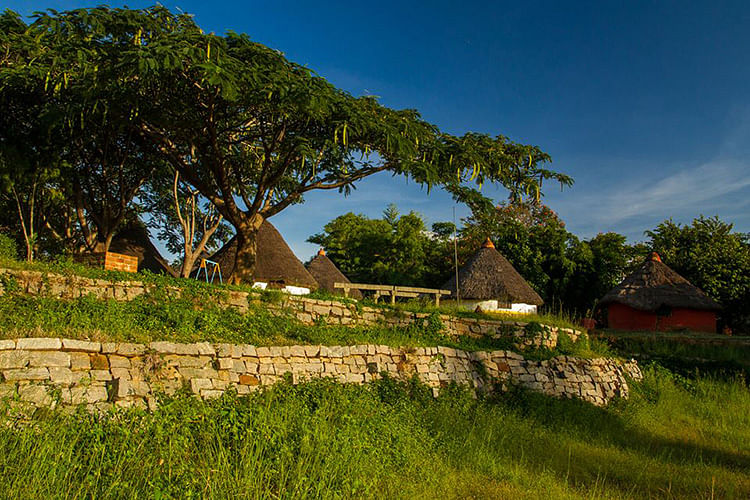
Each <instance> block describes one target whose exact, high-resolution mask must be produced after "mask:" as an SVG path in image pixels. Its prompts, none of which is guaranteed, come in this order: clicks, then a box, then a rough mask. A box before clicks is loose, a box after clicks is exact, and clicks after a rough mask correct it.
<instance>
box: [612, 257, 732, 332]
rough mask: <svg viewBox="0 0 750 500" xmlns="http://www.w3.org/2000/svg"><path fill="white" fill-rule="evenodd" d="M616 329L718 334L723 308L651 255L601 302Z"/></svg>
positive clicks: (659, 259) (658, 258)
mask: <svg viewBox="0 0 750 500" xmlns="http://www.w3.org/2000/svg"><path fill="white" fill-rule="evenodd" d="M599 304H600V305H601V306H605V307H606V313H607V314H606V315H607V323H608V326H609V328H613V329H615V330H652V331H668V330H680V329H689V330H694V331H698V332H710V333H716V312H717V311H719V310H720V309H721V306H720V305H719V304H718V303H716V301H714V300H713V299H712V298H711V297H709V296H707V295H706V294H705V293H703V291H702V290H701V289H700V288H698V287H696V286H694V285H693V284H691V283H690V282H689V281H688V280H686V279H685V278H683V277H682V276H680V275H679V274H677V273H676V272H674V271H673V270H672V269H670V268H669V266H667V265H666V264H664V263H663V262H662V261H661V258H660V257H659V254H657V253H656V252H652V253H651V255H649V256H648V258H647V259H646V261H645V262H644V263H643V265H642V266H641V267H640V268H638V270H636V271H635V272H633V273H632V274H630V275H629V276H627V277H626V278H625V279H624V280H623V281H622V283H620V284H619V285H617V286H616V287H615V288H613V289H612V290H610V291H609V293H607V294H606V295H605V296H604V298H602V300H601V301H600V302H599Z"/></svg>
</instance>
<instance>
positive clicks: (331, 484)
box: [0, 368, 750, 498]
mask: <svg viewBox="0 0 750 500" xmlns="http://www.w3.org/2000/svg"><path fill="white" fill-rule="evenodd" d="M8 420H9V421H12V419H8ZM0 470H1V471H2V474H0V491H2V492H3V495H2V496H3V497H4V498H45V497H59V496H66V497H78V498H82V497H86V498H90V497H95V498H123V497H125V498H202V497H211V498H230V497H231V498H352V497H355V498H438V497H440V498H444V497H447V498H646V497H651V498H747V497H748V496H749V495H750V393H749V392H748V390H747V388H746V387H745V385H744V383H742V382H741V381H716V380H711V379H701V380H695V381H690V382H688V381H686V380H684V379H681V378H679V377H674V376H672V375H670V373H669V372H667V371H665V370H663V369H653V368H651V369H647V370H646V378H645V381H644V382H643V383H642V384H639V385H636V386H635V388H634V394H633V396H632V398H631V400H629V401H627V402H619V403H618V404H616V405H614V406H613V407H610V408H608V409H599V408H596V407H593V406H591V405H588V404H585V403H581V402H578V401H558V400H553V399H550V398H546V397H543V396H539V395H536V394H529V393H523V392H518V393H512V394H509V395H505V396H502V397H499V398H496V399H480V400H476V399H473V398H472V397H471V396H470V395H469V394H468V393H466V392H463V391H461V390H450V391H445V393H444V394H443V395H441V396H440V397H439V398H437V399H433V398H432V397H431V396H430V395H429V391H428V390H426V389H425V388H423V387H421V386H419V385H410V384H398V383H394V382H393V381H381V382H378V383H376V384H372V385H370V386H364V387H355V386H342V385H335V384H331V383H328V382H325V381H317V382H311V383H308V384H305V385H301V386H296V387H292V386H288V385H279V386H276V387H274V388H273V389H271V390H268V391H266V392H265V393H261V394H255V395H253V396H251V397H248V398H242V399H237V398H235V397H232V396H225V397H224V398H222V399H220V400H216V401H212V402H201V401H198V400H196V399H193V398H190V397H185V396H182V397H177V398H175V399H172V400H170V401H168V402H165V404H163V405H162V406H161V408H160V409H159V410H157V411H156V413H154V414H152V415H149V414H144V413H139V412H137V411H128V412H122V413H118V414H115V415H111V416H106V417H93V416H89V415H85V414H83V413H79V414H75V415H71V416H64V415H63V414H62V413H60V412H56V411H52V412H44V413H39V414H37V415H36V416H35V417H34V418H33V420H32V421H31V423H30V424H23V425H14V426H9V425H3V426H2V427H0Z"/></svg>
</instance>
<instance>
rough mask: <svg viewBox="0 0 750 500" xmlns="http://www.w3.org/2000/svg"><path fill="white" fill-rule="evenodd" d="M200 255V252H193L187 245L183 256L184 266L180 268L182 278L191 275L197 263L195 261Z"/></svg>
mask: <svg viewBox="0 0 750 500" xmlns="http://www.w3.org/2000/svg"><path fill="white" fill-rule="evenodd" d="M198 255H200V254H199V253H198V252H191V251H190V250H188V248H187V247H185V253H184V255H183V257H182V267H181V268H180V277H181V278H189V277H190V271H192V270H193V265H195V261H196V259H197V258H198Z"/></svg>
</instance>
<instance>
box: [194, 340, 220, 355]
mask: <svg viewBox="0 0 750 500" xmlns="http://www.w3.org/2000/svg"><path fill="white" fill-rule="evenodd" d="M194 345H195V348H196V349H197V350H198V354H199V355H201V356H216V349H215V348H214V346H213V345H211V344H210V343H208V342H198V343H197V344H194Z"/></svg>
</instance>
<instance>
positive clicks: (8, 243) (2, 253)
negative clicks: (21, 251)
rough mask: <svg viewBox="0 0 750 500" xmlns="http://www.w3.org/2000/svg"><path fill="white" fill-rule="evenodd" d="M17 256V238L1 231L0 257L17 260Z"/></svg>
mask: <svg viewBox="0 0 750 500" xmlns="http://www.w3.org/2000/svg"><path fill="white" fill-rule="evenodd" d="M17 258H18V252H17V251H16V242H15V240H13V238H11V237H10V236H8V235H7V234H3V233H0V259H11V260H16V259H17Z"/></svg>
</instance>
